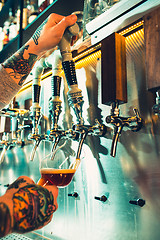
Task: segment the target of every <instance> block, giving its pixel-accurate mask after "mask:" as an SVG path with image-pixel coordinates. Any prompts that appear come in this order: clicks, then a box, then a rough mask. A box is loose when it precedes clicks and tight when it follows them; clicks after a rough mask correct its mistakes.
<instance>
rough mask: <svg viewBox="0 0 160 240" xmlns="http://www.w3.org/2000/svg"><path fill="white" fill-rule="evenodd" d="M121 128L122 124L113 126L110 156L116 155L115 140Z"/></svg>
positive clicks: (116, 140)
mask: <svg viewBox="0 0 160 240" xmlns="http://www.w3.org/2000/svg"><path fill="white" fill-rule="evenodd" d="M122 129H123V126H122V125H120V126H115V127H114V135H113V139H112V145H111V153H110V155H111V156H112V157H115V156H116V150H117V142H118V139H119V136H120V134H121V132H122Z"/></svg>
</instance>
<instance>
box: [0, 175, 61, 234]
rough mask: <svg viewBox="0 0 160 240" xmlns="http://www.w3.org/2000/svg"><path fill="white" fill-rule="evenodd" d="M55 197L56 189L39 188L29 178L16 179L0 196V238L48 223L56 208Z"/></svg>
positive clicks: (49, 187)
mask: <svg viewBox="0 0 160 240" xmlns="http://www.w3.org/2000/svg"><path fill="white" fill-rule="evenodd" d="M57 196H58V188H57V187H56V186H46V187H41V186H39V185H37V184H35V183H34V181H33V180H32V179H30V178H29V177H26V176H22V177H19V178H18V179H17V180H16V181H15V182H14V183H12V184H11V185H9V187H8V189H7V191H6V193H5V194H4V195H3V196H2V197H0V237H3V236H5V235H7V234H9V233H12V232H17V233H25V232H29V231H32V230H36V229H39V228H42V227H43V226H45V225H46V224H48V223H49V222H50V221H51V219H52V216H53V213H54V212H55V211H56V209H57V208H58V205H57Z"/></svg>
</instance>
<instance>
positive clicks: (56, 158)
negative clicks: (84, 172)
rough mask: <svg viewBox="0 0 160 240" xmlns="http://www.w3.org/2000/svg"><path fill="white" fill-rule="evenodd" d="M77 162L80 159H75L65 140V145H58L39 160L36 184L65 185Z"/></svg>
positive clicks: (70, 179)
mask: <svg viewBox="0 0 160 240" xmlns="http://www.w3.org/2000/svg"><path fill="white" fill-rule="evenodd" d="M79 164H80V159H76V157H75V152H74V150H73V149H72V148H71V146H70V142H68V141H67V144H65V147H59V148H58V149H56V150H55V151H54V152H51V153H49V154H48V155H46V156H45V157H44V158H43V159H42V160H41V161H40V173H41V178H40V180H39V181H38V183H37V184H38V185H41V186H46V185H56V186H57V187H59V188H63V187H66V186H67V185H69V183H70V182H71V181H72V178H73V176H74V174H75V172H76V170H77V168H78V166H79Z"/></svg>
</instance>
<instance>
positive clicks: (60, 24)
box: [3, 13, 77, 86]
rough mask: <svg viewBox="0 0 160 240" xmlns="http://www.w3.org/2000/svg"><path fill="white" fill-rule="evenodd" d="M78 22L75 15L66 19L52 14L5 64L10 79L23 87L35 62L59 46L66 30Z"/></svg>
mask: <svg viewBox="0 0 160 240" xmlns="http://www.w3.org/2000/svg"><path fill="white" fill-rule="evenodd" d="M76 20H77V16H76V15H74V14H73V15H69V16H67V17H64V16H61V15H58V14H55V13H52V14H51V15H50V16H49V17H48V18H47V19H46V20H45V21H44V22H43V23H42V24H41V25H40V26H39V28H37V30H36V31H35V33H34V34H33V36H32V37H31V38H30V39H29V41H28V42H27V43H26V44H25V45H24V46H23V47H21V48H20V49H19V50H18V51H17V52H16V53H15V54H13V55H12V56H11V57H10V58H8V59H7V60H6V61H5V62H4V63H3V67H4V68H5V69H6V71H7V72H8V74H9V75H10V77H11V78H12V79H13V80H14V81H15V82H16V83H17V84H18V85H20V86H21V85H22V84H23V83H24V81H25V79H26V78H27V76H28V74H29V73H30V71H31V70H32V68H33V66H34V64H35V62H36V61H37V60H38V59H39V58H40V57H41V56H42V55H44V54H45V53H46V52H47V51H49V50H51V49H53V48H54V47H56V46H57V44H58V43H59V42H60V40H61V38H62V36H63V34H64V31H65V29H66V28H67V27H69V26H72V25H73V24H74V23H75V22H76Z"/></svg>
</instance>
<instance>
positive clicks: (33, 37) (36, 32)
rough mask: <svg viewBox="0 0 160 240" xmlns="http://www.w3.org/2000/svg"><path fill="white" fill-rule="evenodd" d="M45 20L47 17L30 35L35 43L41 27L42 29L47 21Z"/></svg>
mask: <svg viewBox="0 0 160 240" xmlns="http://www.w3.org/2000/svg"><path fill="white" fill-rule="evenodd" d="M47 21H48V18H47V19H46V20H45V21H44V22H43V23H42V24H41V25H40V26H39V28H37V30H36V31H35V33H34V34H33V36H32V39H33V41H34V43H35V44H36V45H38V39H39V37H40V35H41V32H42V29H43V27H44V25H45V24H46V23H47Z"/></svg>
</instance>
